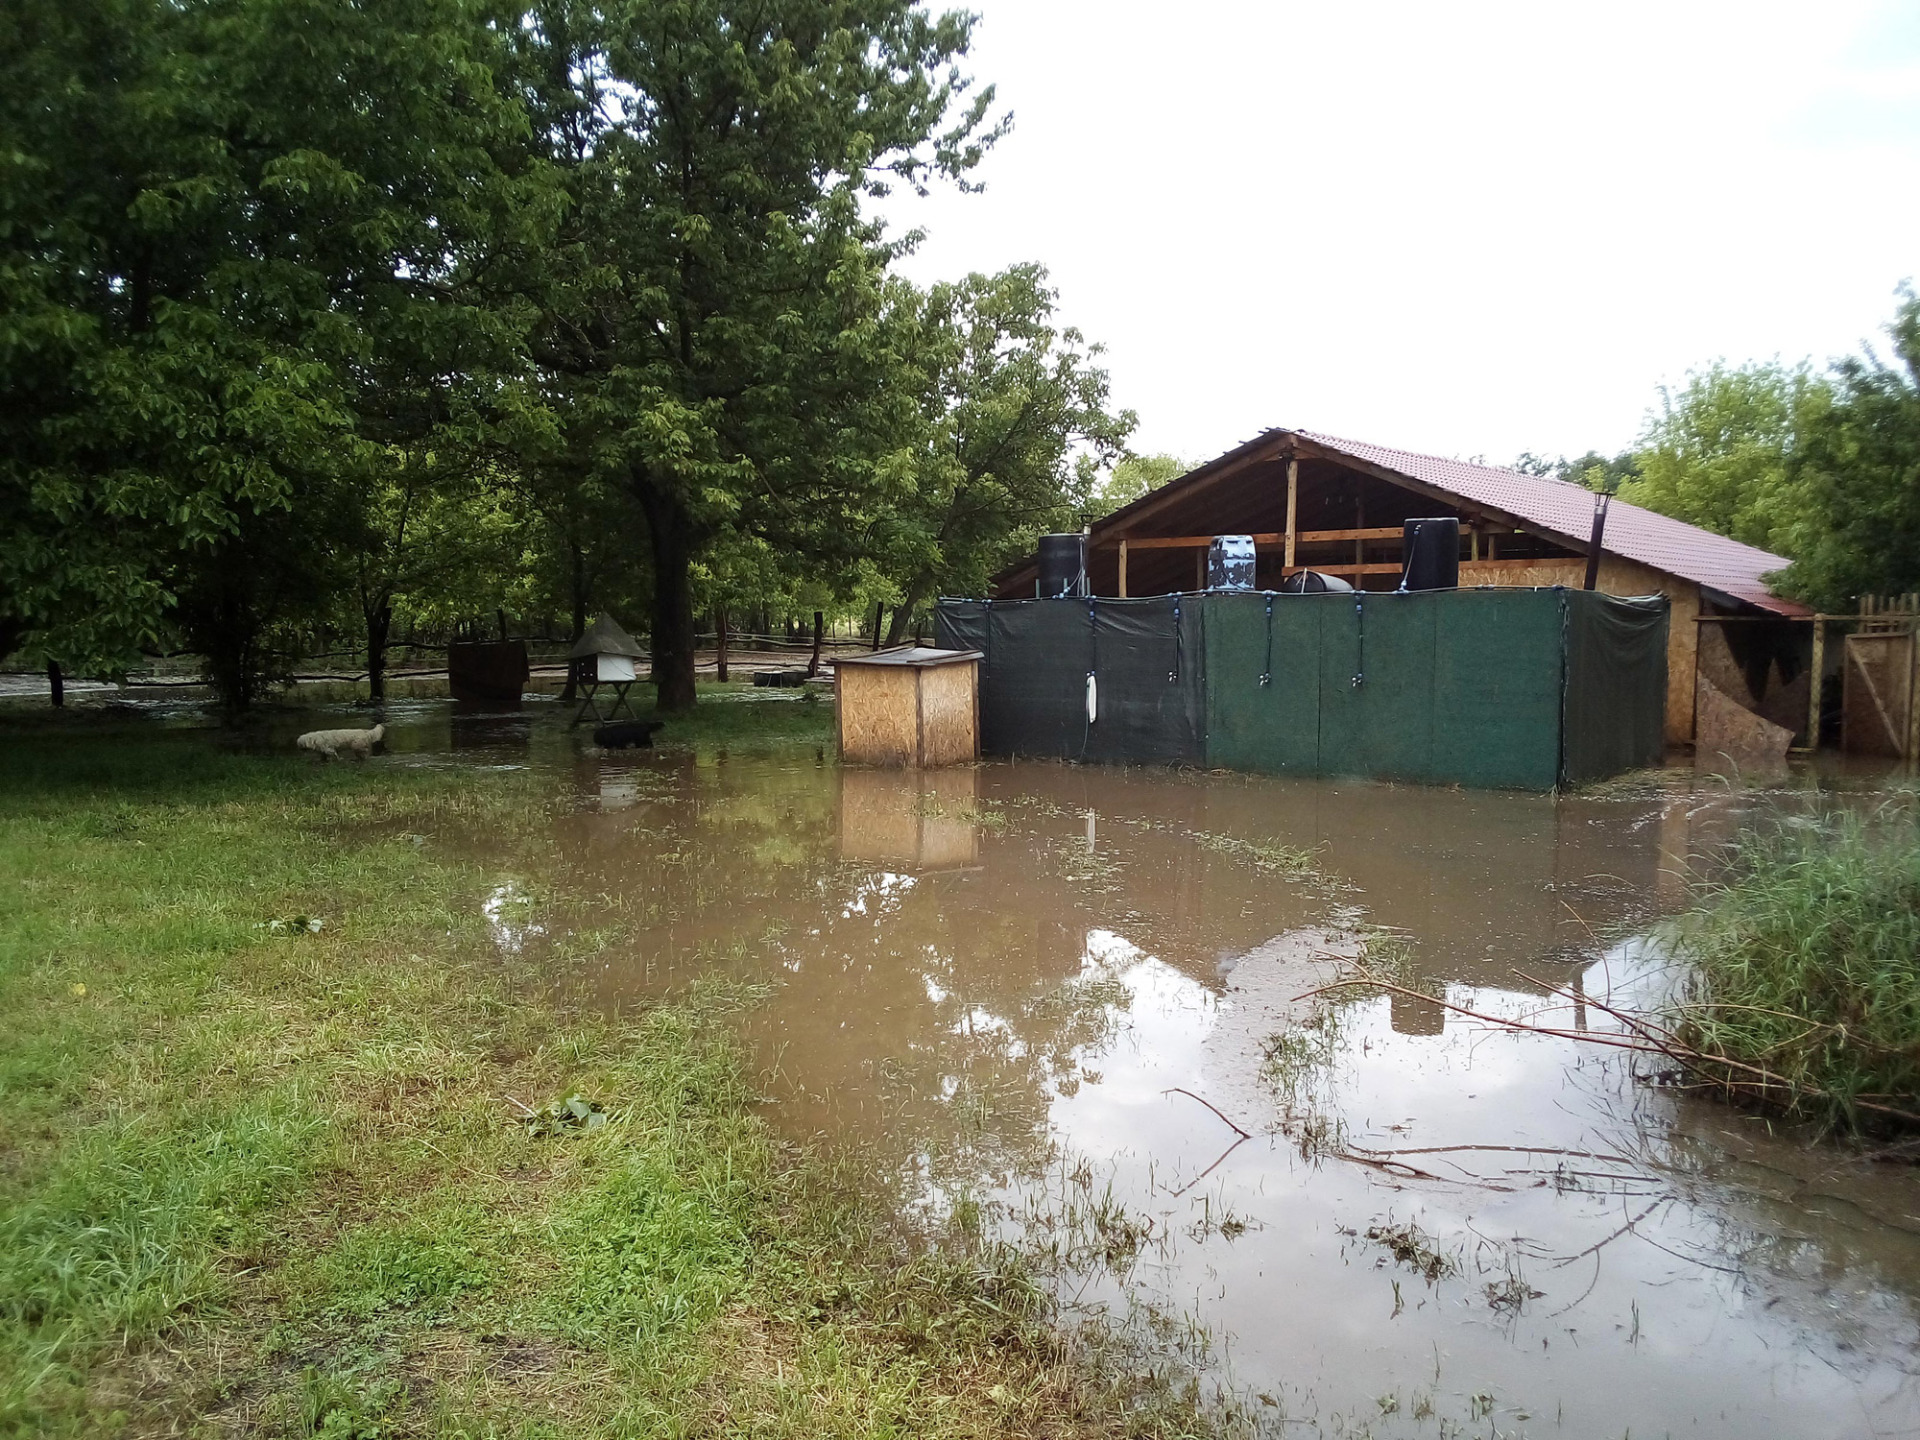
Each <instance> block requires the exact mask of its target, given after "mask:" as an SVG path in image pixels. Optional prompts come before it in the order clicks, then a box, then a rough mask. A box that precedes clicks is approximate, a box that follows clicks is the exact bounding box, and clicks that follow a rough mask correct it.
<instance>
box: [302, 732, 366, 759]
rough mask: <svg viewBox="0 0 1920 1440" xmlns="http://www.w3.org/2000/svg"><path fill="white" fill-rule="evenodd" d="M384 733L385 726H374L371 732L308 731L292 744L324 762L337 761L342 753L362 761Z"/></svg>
mask: <svg viewBox="0 0 1920 1440" xmlns="http://www.w3.org/2000/svg"><path fill="white" fill-rule="evenodd" d="M386 733H387V727H386V726H385V725H376V726H374V727H373V728H372V729H371V730H309V731H308V732H307V733H306V734H304V735H302V736H301V737H300V738H299V739H298V740H296V741H294V742H293V743H294V744H296V745H298V746H299V747H300V748H301V749H302V750H311V751H313V752H314V753H315V754H317V755H319V756H320V757H321V758H322V759H326V760H338V759H339V758H340V753H341V752H342V751H345V752H346V753H347V754H349V755H353V756H356V757H358V758H359V759H361V760H364V759H366V758H367V756H369V755H371V754H372V753H373V747H374V746H376V745H378V744H379V743H380V737H381V736H383V735H385V734H386Z"/></svg>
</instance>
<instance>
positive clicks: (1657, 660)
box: [1560, 590, 1669, 785]
mask: <svg viewBox="0 0 1920 1440" xmlns="http://www.w3.org/2000/svg"><path fill="white" fill-rule="evenodd" d="M1567 601H1568V606H1567V698H1566V705H1565V708H1564V720H1563V722H1562V732H1561V733H1562V741H1561V746H1562V751H1563V755H1564V760H1563V763H1562V766H1561V775H1560V779H1561V783H1562V784H1566V785H1584V784H1586V783H1587V782H1588V781H1590V780H1604V779H1605V778H1606V777H1607V776H1609V775H1618V774H1619V773H1620V772H1621V771H1623V770H1635V769H1640V768H1642V767H1645V766H1648V765H1658V764H1659V763H1660V757H1661V755H1662V754H1663V753H1664V752H1665V749H1666V730H1667V625H1668V623H1669V617H1668V607H1667V602H1666V600H1665V598H1664V597H1662V596H1658V595H1654V596H1648V597H1646V598H1644V599H1639V600H1619V599H1615V598H1613V597H1612V596H1607V595H1595V594H1591V593H1589V592H1587V591H1584V590H1570V591H1568V592H1567ZM1656 676H1657V677H1658V683H1655V677H1656Z"/></svg>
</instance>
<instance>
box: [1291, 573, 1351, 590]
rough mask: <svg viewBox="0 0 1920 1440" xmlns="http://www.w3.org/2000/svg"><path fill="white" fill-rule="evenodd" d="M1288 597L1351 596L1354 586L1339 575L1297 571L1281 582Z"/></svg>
mask: <svg viewBox="0 0 1920 1440" xmlns="http://www.w3.org/2000/svg"><path fill="white" fill-rule="evenodd" d="M1280 589H1281V592H1282V593H1283V594H1287V595H1350V594H1352V593H1353V586H1351V585H1349V584H1348V583H1347V582H1346V581H1344V580H1342V579H1341V578H1340V577H1339V576H1338V575H1322V574H1321V573H1320V572H1319V571H1318V570H1296V571H1294V572H1293V574H1291V575H1289V576H1287V578H1286V579H1284V580H1282V581H1281V582H1280Z"/></svg>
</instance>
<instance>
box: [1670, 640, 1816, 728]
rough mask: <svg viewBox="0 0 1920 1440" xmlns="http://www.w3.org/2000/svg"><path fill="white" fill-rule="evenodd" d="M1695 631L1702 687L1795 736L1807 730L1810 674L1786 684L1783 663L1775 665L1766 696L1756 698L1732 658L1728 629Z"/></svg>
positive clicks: (1774, 663) (1773, 664) (1697, 708)
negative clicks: (1710, 689)
mask: <svg viewBox="0 0 1920 1440" xmlns="http://www.w3.org/2000/svg"><path fill="white" fill-rule="evenodd" d="M1695 629H1696V632H1697V638H1698V643H1699V647H1700V655H1699V676H1700V683H1702V684H1705V683H1706V682H1708V681H1711V682H1712V683H1713V686H1714V688H1716V689H1717V690H1719V691H1720V693H1721V694H1723V695H1725V696H1726V697H1727V698H1728V699H1729V700H1732V701H1735V702H1736V703H1738V704H1740V705H1744V706H1745V707H1746V708H1747V709H1749V710H1751V711H1753V713H1754V714H1756V715H1758V716H1760V717H1761V718H1762V719H1765V720H1770V721H1772V722H1773V723H1774V724H1775V725H1784V726H1785V727H1786V728H1787V729H1788V730H1791V731H1793V732H1794V733H1796V734H1797V733H1799V731H1801V730H1802V729H1804V728H1805V726H1806V723H1807V703H1808V701H1809V700H1810V699H1811V698H1812V685H1813V682H1812V676H1811V673H1810V672H1809V671H1808V670H1806V669H1802V670H1801V672H1800V673H1799V674H1798V675H1796V676H1794V678H1793V679H1791V680H1784V679H1782V678H1781V672H1780V662H1779V661H1777V660H1776V661H1774V662H1772V664H1771V665H1770V666H1769V667H1768V671H1767V680H1766V692H1765V694H1763V695H1760V696H1758V697H1756V696H1755V695H1754V693H1753V687H1752V686H1751V685H1750V684H1748V683H1747V675H1746V672H1745V671H1744V670H1742V669H1741V668H1740V662H1739V661H1737V660H1735V659H1734V658H1733V648H1732V647H1731V646H1730V645H1728V644H1727V627H1726V626H1724V625H1714V624H1706V625H1700V626H1696V627H1695ZM1699 710H1700V706H1699V705H1698V704H1696V705H1695V706H1694V711H1695V723H1696V726H1697V725H1699V724H1700V723H1703V722H1701V721H1700V720H1699V718H1698V712H1699ZM1699 743H1703V744H1704V743H1705V742H1704V741H1701V742H1699Z"/></svg>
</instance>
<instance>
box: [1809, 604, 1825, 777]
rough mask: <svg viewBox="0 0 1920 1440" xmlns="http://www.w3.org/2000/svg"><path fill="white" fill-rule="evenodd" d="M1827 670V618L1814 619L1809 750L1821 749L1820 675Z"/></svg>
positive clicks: (1815, 617)
mask: <svg viewBox="0 0 1920 1440" xmlns="http://www.w3.org/2000/svg"><path fill="white" fill-rule="evenodd" d="M1826 668H1827V617H1826V616H1824V615H1816V616H1814V617H1813V673H1812V675H1810V676H1809V677H1808V679H1810V680H1811V681H1812V682H1813V683H1812V684H1810V685H1809V686H1808V687H1807V692H1808V693H1807V743H1806V747H1805V748H1807V749H1808V750H1818V749H1819V748H1820V674H1821V672H1822V671H1823V670H1825V669H1826Z"/></svg>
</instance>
